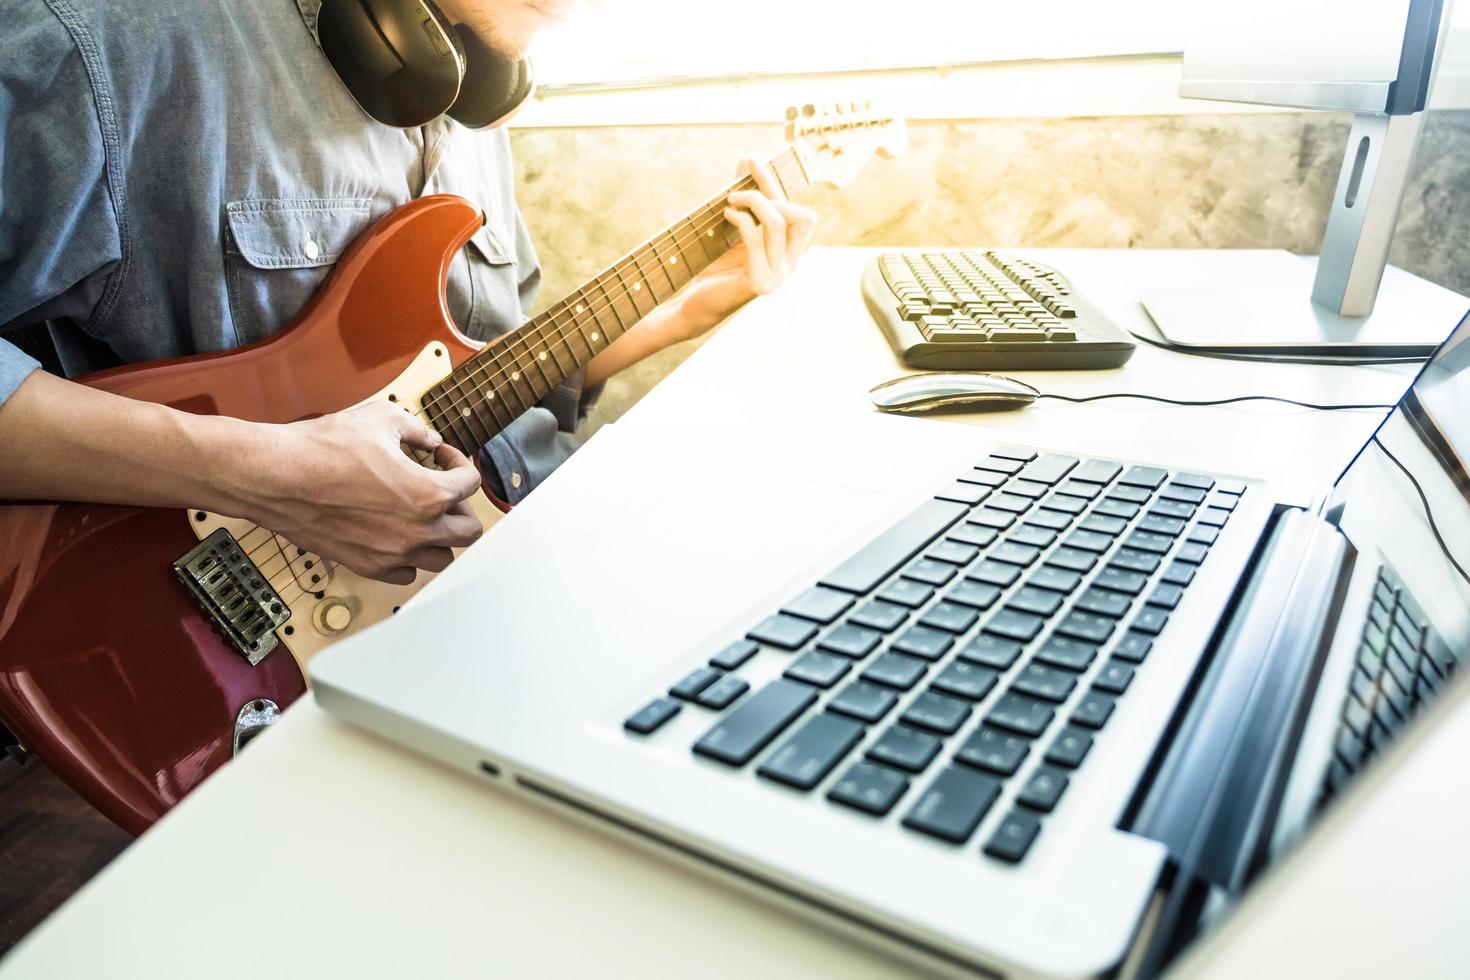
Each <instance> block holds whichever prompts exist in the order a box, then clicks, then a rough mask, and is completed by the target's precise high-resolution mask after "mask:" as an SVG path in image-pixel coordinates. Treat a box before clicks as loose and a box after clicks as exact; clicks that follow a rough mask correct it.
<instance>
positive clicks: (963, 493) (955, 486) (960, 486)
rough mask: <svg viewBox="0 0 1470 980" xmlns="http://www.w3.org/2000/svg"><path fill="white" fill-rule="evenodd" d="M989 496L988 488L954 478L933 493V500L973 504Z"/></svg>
mask: <svg viewBox="0 0 1470 980" xmlns="http://www.w3.org/2000/svg"><path fill="white" fill-rule="evenodd" d="M988 496H990V489H989V488H988V487H982V486H979V485H977V484H974V483H966V482H965V481H963V480H956V481H954V482H953V483H951V484H950V485H949V486H947V487H945V488H944V489H943V490H940V491H939V492H938V493H936V494H935V495H934V499H935V500H948V501H952V502H954V503H958V504H969V505H970V506H974V505H975V504H978V503H979V502H980V501H982V500H984V499H985V498H986V497H988Z"/></svg>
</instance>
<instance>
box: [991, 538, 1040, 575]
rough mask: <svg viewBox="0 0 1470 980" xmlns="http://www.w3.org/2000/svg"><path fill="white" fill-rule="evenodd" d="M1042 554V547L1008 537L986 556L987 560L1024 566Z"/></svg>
mask: <svg viewBox="0 0 1470 980" xmlns="http://www.w3.org/2000/svg"><path fill="white" fill-rule="evenodd" d="M1040 554H1041V549H1040V548H1038V547H1036V546H1035V545H1030V544H1022V543H1021V542H1019V541H1013V540H1011V539H1009V538H1007V539H1006V540H1005V541H1002V542H1001V543H1000V544H998V545H996V546H995V547H993V548H991V549H990V554H988V555H987V556H986V560H987V561H1003V562H1009V563H1010V564H1012V565H1020V566H1021V567H1022V568H1024V567H1026V566H1027V565H1029V564H1031V563H1032V562H1034V561H1035V560H1036V557H1037V556H1038V555H1040Z"/></svg>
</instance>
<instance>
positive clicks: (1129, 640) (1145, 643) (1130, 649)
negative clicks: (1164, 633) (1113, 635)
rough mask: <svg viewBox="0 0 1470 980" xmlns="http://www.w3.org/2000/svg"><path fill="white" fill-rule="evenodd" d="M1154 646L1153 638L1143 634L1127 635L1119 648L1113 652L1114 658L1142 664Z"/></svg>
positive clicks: (1119, 644) (1119, 642)
mask: <svg viewBox="0 0 1470 980" xmlns="http://www.w3.org/2000/svg"><path fill="white" fill-rule="evenodd" d="M1153 645H1154V641H1153V638H1152V637H1149V636H1145V635H1144V634H1142V633H1125V634H1124V635H1123V639H1121V640H1119V641H1118V646H1117V647H1116V648H1115V649H1114V650H1113V656H1115V657H1117V658H1118V659H1119V660H1126V661H1128V662H1129V663H1135V664H1141V663H1143V660H1144V658H1145V657H1147V656H1148V652H1149V650H1151V649H1152V648H1153Z"/></svg>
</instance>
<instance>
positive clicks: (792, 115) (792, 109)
mask: <svg viewBox="0 0 1470 980" xmlns="http://www.w3.org/2000/svg"><path fill="white" fill-rule="evenodd" d="M795 119H796V106H794V105H789V106H787V107H786V121H787V122H792V121H794V120H795Z"/></svg>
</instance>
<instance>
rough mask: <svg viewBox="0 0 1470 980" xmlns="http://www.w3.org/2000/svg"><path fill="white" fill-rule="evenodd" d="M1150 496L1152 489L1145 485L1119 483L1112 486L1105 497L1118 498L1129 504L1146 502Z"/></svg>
mask: <svg viewBox="0 0 1470 980" xmlns="http://www.w3.org/2000/svg"><path fill="white" fill-rule="evenodd" d="M1152 496H1153V491H1152V490H1149V489H1148V488H1147V487H1135V486H1125V485H1123V484H1119V485H1118V486H1116V487H1113V489H1111V490H1109V491H1108V497H1107V499H1109V500H1120V501H1123V502H1124V503H1129V504H1146V503H1148V500H1149V498H1150V497H1152Z"/></svg>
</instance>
